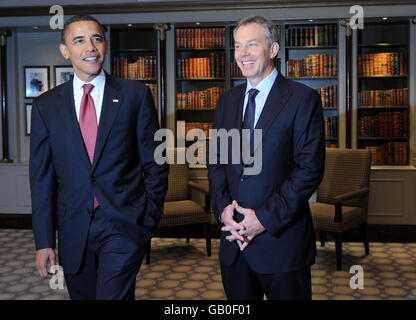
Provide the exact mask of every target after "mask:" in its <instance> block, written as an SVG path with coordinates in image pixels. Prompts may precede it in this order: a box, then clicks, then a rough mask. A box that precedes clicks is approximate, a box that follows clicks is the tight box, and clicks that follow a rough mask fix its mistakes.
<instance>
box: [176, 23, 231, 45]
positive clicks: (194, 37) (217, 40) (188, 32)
mask: <svg viewBox="0 0 416 320" xmlns="http://www.w3.org/2000/svg"><path fill="white" fill-rule="evenodd" d="M176 47H177V48H192V49H201V48H224V47H225V28H185V29H176Z"/></svg>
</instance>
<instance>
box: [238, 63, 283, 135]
mask: <svg viewBox="0 0 416 320" xmlns="http://www.w3.org/2000/svg"><path fill="white" fill-rule="evenodd" d="M277 74H278V73H277V70H276V69H273V71H272V72H270V74H269V75H268V76H267V77H266V78H264V79H263V80H261V82H260V83H259V84H258V85H257V86H256V87H254V89H257V90H259V93H258V94H257V96H256V113H255V114H254V127H256V124H257V120H259V118H260V115H261V112H262V111H263V107H264V104H265V103H266V99H267V97H268V95H269V93H270V90H271V89H272V87H273V84H274V81H275V80H276V78H277ZM252 88H253V87H252V85H251V83H250V81H249V80H248V79H247V88H246V93H245V96H244V104H243V118H242V120H241V121H243V122H244V115H245V112H246V107H247V101H248V92H249V91H250V89H252Z"/></svg>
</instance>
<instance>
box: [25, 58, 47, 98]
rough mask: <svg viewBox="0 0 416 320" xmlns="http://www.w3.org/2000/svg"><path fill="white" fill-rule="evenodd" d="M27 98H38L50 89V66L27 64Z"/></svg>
mask: <svg viewBox="0 0 416 320" xmlns="http://www.w3.org/2000/svg"><path fill="white" fill-rule="evenodd" d="M24 74H25V98H26V99H30V98H36V97H38V96H40V95H41V94H42V93H44V92H46V91H48V90H49V89H50V87H49V85H50V82H49V66H25V67H24Z"/></svg>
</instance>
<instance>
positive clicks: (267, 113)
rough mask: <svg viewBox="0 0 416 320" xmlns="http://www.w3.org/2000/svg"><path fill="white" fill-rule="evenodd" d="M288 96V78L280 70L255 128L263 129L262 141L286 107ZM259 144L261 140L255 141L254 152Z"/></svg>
mask: <svg viewBox="0 0 416 320" xmlns="http://www.w3.org/2000/svg"><path fill="white" fill-rule="evenodd" d="M288 98H289V92H288V89H287V85H286V79H285V78H284V77H283V76H282V75H281V74H280V72H279V74H278V76H277V78H276V80H275V81H274V84H273V86H272V88H271V90H270V93H269V95H268V97H267V100H266V102H265V104H264V107H263V110H262V112H261V114H260V118H259V120H258V121H257V124H256V127H255V129H262V139H261V141H264V139H265V137H267V130H268V129H269V128H270V126H271V125H272V124H273V122H274V120H275V118H276V117H277V116H278V115H279V113H280V112H281V111H282V110H283V108H284V107H285V105H286V103H287V100H288ZM259 144H260V142H259V141H258V142H257V143H256V141H255V143H254V152H256V150H257V149H258V147H259Z"/></svg>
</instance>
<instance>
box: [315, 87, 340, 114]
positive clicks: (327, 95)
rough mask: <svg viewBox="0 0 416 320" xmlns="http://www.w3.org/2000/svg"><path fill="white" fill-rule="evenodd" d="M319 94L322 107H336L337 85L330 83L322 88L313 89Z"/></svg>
mask: <svg viewBox="0 0 416 320" xmlns="http://www.w3.org/2000/svg"><path fill="white" fill-rule="evenodd" d="M315 90H316V91H318V93H319V94H320V95H321V101H322V108H324V109H325V108H336V107H337V101H338V99H337V98H338V94H337V85H336V84H331V85H329V86H326V87H323V88H317V89H315Z"/></svg>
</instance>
